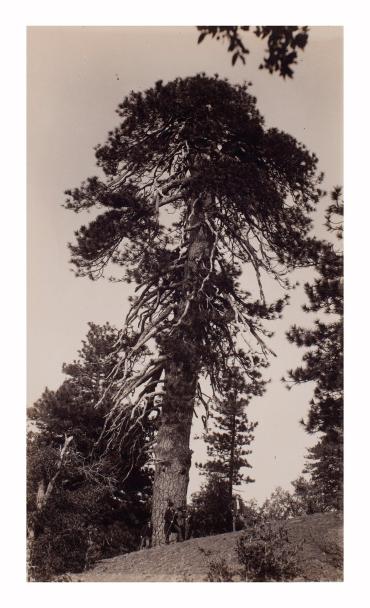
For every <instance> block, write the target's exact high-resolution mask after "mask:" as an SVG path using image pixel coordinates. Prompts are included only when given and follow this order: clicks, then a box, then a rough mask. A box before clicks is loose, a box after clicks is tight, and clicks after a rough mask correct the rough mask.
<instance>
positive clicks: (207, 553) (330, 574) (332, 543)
mask: <svg viewBox="0 0 370 608" xmlns="http://www.w3.org/2000/svg"><path fill="white" fill-rule="evenodd" d="M288 530H289V538H290V539H291V540H293V541H302V540H303V541H304V543H303V547H302V550H301V552H300V557H299V562H300V565H301V567H302V571H303V576H302V577H301V578H300V579H299V580H301V581H341V580H342V579H343V572H342V557H341V556H342V544H343V521H342V516H341V515H339V514H336V513H325V514H315V515H309V516H304V517H299V518H296V519H292V520H290V521H289V522H288ZM240 534H241V532H231V533H228V534H219V535H217V536H208V537H205V538H193V539H190V540H188V541H186V542H183V543H173V544H170V545H168V546H166V545H164V546H160V547H154V548H153V549H144V550H142V551H136V552H135V553H129V554H126V555H119V556H117V557H114V558H112V559H107V560H103V561H101V562H99V563H98V564H96V566H95V567H94V568H92V569H91V570H88V571H87V572H84V573H82V574H75V575H72V580H73V581H79V582H93V581H94V582H129V581H131V582H133V581H136V582H138V581H188V582H193V581H194V582H195V581H205V580H206V579H207V572H208V568H209V563H210V562H211V561H212V560H220V559H222V558H223V559H225V561H226V562H227V564H228V565H229V566H231V567H232V568H233V570H237V569H239V568H240V566H239V564H238V562H237V558H236V553H235V546H236V541H237V539H238V537H239V536H240ZM236 580H240V577H236Z"/></svg>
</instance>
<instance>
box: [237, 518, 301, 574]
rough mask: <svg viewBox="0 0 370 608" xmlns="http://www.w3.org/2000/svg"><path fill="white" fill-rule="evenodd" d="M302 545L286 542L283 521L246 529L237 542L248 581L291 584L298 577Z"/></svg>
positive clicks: (286, 533) (285, 530)
mask: <svg viewBox="0 0 370 608" xmlns="http://www.w3.org/2000/svg"><path fill="white" fill-rule="evenodd" d="M300 549H301V546H300V545H298V544H295V543H292V542H290V541H289V538H288V532H287V529H286V525H285V524H284V523H283V522H277V521H276V522H266V521H265V522H262V523H259V524H257V525H256V526H255V527H254V528H248V529H247V530H246V531H245V533H244V534H243V536H242V537H241V538H240V539H239V540H238V543H237V548H236V550H237V554H238V559H239V562H240V563H241V564H242V565H243V569H244V576H245V580H247V581H260V582H267V581H290V580H293V579H295V578H296V577H297V576H298V575H299V574H300V567H299V565H298V561H297V556H298V553H299V551H300Z"/></svg>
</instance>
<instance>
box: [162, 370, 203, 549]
mask: <svg viewBox="0 0 370 608" xmlns="http://www.w3.org/2000/svg"><path fill="white" fill-rule="evenodd" d="M196 382H197V374H196V371H195V370H194V368H193V366H192V365H189V364H188V363H187V362H186V361H171V362H169V364H168V367H167V369H166V379H165V395H166V396H165V399H164V402H163V406H162V416H161V425H160V428H159V430H158V435H157V447H156V451H155V460H156V466H155V476H154V485H153V508H152V525H153V545H158V544H161V543H163V542H164V540H165V533H164V513H165V510H166V508H167V501H168V500H169V499H170V500H172V502H173V504H174V506H175V507H179V506H183V505H186V494H187V489H188V484H189V471H190V465H191V450H190V449H189V443H190V432H191V424H192V418H193V409H194V396H195V387H196Z"/></svg>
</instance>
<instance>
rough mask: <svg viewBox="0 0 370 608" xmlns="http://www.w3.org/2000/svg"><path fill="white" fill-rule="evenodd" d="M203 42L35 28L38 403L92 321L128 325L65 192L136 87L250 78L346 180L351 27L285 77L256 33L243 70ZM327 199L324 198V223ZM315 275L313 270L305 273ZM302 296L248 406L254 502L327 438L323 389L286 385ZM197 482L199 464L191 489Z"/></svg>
mask: <svg viewBox="0 0 370 608" xmlns="http://www.w3.org/2000/svg"><path fill="white" fill-rule="evenodd" d="M196 41H197V32H196V30H195V28H193V27H176V28H175V27H165V28H164V27H162V28H161V27H151V28H148V27H128V28H127V27H126V28H121V27H117V28H106V27H97V28H92V27H84V28H81V27H75V28H62V27H56V28H50V27H45V28H37V27H32V28H29V30H28V405H31V404H32V403H33V402H34V401H35V400H36V399H37V398H38V397H39V396H40V395H41V393H42V391H43V389H44V388H45V386H48V387H49V388H51V389H56V388H57V387H58V386H59V385H60V383H61V382H62V381H63V378H64V376H63V374H62V373H61V367H62V363H63V362H68V361H71V360H72V359H73V358H75V356H76V354H77V350H78V349H79V347H80V344H81V340H82V339H83V338H84V337H85V335H86V331H87V323H88V321H94V322H95V323H104V322H105V321H109V322H110V323H112V324H113V325H116V326H117V327H120V326H121V324H122V322H123V319H124V316H125V312H126V311H127V295H128V294H129V288H128V287H127V286H124V285H122V284H112V283H109V282H108V281H104V280H100V281H97V282H91V281H89V280H88V279H82V278H79V279H77V278H75V276H74V274H73V272H72V271H71V267H70V265H69V264H68V260H69V257H70V256H69V251H68V248H67V242H69V241H71V240H73V231H74V230H75V229H77V228H79V226H80V225H81V224H82V223H87V222H88V216H86V215H85V216H82V215H75V214H73V213H72V212H70V211H66V210H65V209H63V208H62V206H61V204H62V203H63V202H64V195H63V192H64V190H65V189H67V188H70V187H73V186H78V185H79V184H80V183H81V181H82V180H83V179H85V178H86V177H88V176H90V175H94V174H96V171H97V170H96V168H95V162H94V153H93V147H94V146H95V145H96V144H97V143H103V142H104V141H105V139H106V136H107V132H108V131H109V130H110V129H112V128H113V127H114V126H116V125H117V123H118V117H117V115H116V114H115V109H116V107H117V105H118V103H119V102H120V101H121V100H122V99H123V97H124V96H125V95H127V94H128V93H129V92H130V91H131V90H142V89H144V88H148V87H150V86H151V85H153V84H154V82H155V81H156V80H159V79H162V80H164V81H168V80H171V79H173V78H175V77H177V76H182V77H183V76H190V75H193V74H195V73H198V72H202V71H204V72H206V73H207V74H209V75H212V74H214V73H215V72H217V73H218V74H219V75H220V76H221V77H228V78H229V79H230V81H231V82H235V83H236V82H242V81H243V80H247V81H252V83H253V88H252V92H253V94H254V95H255V96H256V97H257V105H258V108H259V110H260V111H261V113H262V114H263V115H264V117H265V119H266V124H267V126H275V127H278V128H279V129H283V130H285V131H287V132H288V133H290V134H292V135H294V136H295V137H296V138H297V139H298V140H299V141H302V142H303V143H304V144H305V145H306V146H307V147H308V148H309V149H310V150H311V151H313V152H315V153H316V154H317V156H318V157H319V168H320V170H322V171H324V173H325V176H326V177H325V182H324V187H325V188H326V189H327V190H330V189H331V188H332V187H334V186H336V185H341V184H342V182H343V177H342V65H341V63H342V57H341V52H342V30H341V28H338V27H333V28H329V27H314V28H312V29H311V32H310V39H309V43H308V45H307V48H306V50H305V51H304V53H303V54H302V55H301V57H302V60H301V61H300V62H299V64H298V65H297V66H296V68H295V75H294V78H293V80H287V81H284V80H283V79H281V78H280V77H279V76H277V75H274V76H271V75H270V74H268V73H267V72H265V71H259V70H258V69H257V67H258V65H259V63H260V61H261V58H262V52H263V46H261V43H260V42H258V41H257V40H255V39H254V37H253V38H252V37H249V38H248V42H249V48H250V49H251V54H250V56H249V58H248V59H247V65H246V66H242V65H241V64H240V65H239V64H237V65H236V66H235V67H234V68H232V67H231V59H230V54H228V53H226V48H225V47H224V46H222V45H221V44H220V43H217V42H216V41H211V40H208V41H207V40H206V41H204V42H203V43H202V44H201V45H199V46H198V45H197V43H196ZM327 203H328V200H327V199H326V200H325V199H324V200H323V201H322V203H321V209H320V210H319V213H318V218H317V222H316V224H317V226H318V227H320V225H321V224H322V217H323V211H324V210H325V207H326V205H327ZM320 234H321V235H324V234H325V233H324V231H323V230H322V229H321V232H320ZM312 276H313V275H312V272H304V273H301V274H300V276H299V279H300V280H301V282H302V283H303V282H304V281H305V280H310V279H311V278H312ZM270 293H271V297H274V294H273V292H272V291H271V290H270ZM304 301H305V296H304V294H303V292H302V289H297V290H296V292H294V294H292V303H291V305H290V306H289V307H288V308H287V309H286V310H285V314H284V318H283V319H282V321H279V322H275V323H274V324H273V327H272V329H273V330H274V331H275V336H274V338H273V339H272V340H271V342H270V345H271V347H272V348H273V350H275V352H277V353H278V355H279V357H278V358H277V359H275V360H274V361H272V362H271V366H270V368H269V369H268V370H267V372H266V375H267V376H268V377H270V378H271V379H272V381H271V383H270V384H269V385H268V390H267V393H266V394H265V396H264V397H263V398H259V399H255V401H254V402H253V403H252V404H251V406H250V407H249V412H248V413H249V416H250V418H251V419H252V420H258V422H259V426H258V428H257V430H256V439H255V441H254V443H253V445H252V446H251V447H252V449H253V454H252V456H251V457H250V462H251V464H252V465H253V469H252V472H251V475H252V476H253V477H255V479H256V482H255V483H254V484H250V485H248V486H244V487H241V488H240V493H241V494H242V496H243V497H245V498H256V499H257V500H258V501H261V500H263V499H264V498H266V497H267V496H269V495H270V493H271V492H272V490H273V489H274V488H275V487H276V486H278V485H281V486H283V487H285V488H290V482H291V481H292V480H293V479H295V478H296V477H297V476H298V475H299V474H300V473H301V471H302V468H303V463H304V454H305V449H306V447H308V446H310V445H313V444H314V443H315V442H316V441H317V438H313V437H309V436H308V435H307V434H306V433H305V432H304V430H303V429H302V428H301V427H300V425H299V422H298V421H299V420H300V419H301V418H302V417H304V416H305V414H306V412H307V409H308V403H309V400H310V398H311V396H312V388H313V387H312V386H303V387H297V388H295V389H293V390H292V391H290V392H288V391H287V390H286V389H285V388H284V386H283V384H282V383H281V382H280V378H281V376H282V375H284V374H286V370H287V369H288V368H291V367H295V366H296V365H297V364H299V362H300V360H301V355H302V351H300V350H298V349H297V348H296V347H295V346H293V345H290V344H288V342H287V340H286V339H285V331H286V330H287V329H288V328H289V326H290V325H291V324H292V323H299V324H302V325H308V324H309V322H310V319H311V320H312V318H313V317H310V316H309V315H307V314H305V313H303V312H302V311H301V308H300V307H301V304H302V303H303V302H304ZM195 432H199V429H195ZM192 449H194V451H195V454H194V456H193V462H195V461H196V460H200V459H202V458H203V457H204V452H205V450H204V448H203V447H202V445H201V442H200V441H197V442H193V444H192ZM198 487H199V477H198V475H197V473H196V471H195V470H194V469H192V472H191V479H190V488H189V493H191V492H192V491H194V490H196V489H198Z"/></svg>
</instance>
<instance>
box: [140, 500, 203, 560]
mask: <svg viewBox="0 0 370 608" xmlns="http://www.w3.org/2000/svg"><path fill="white" fill-rule="evenodd" d="M152 533H153V530H152V523H151V521H150V520H149V521H147V523H146V524H145V527H144V529H143V531H142V534H141V541H140V549H145V548H147V549H149V548H150V547H151V546H152ZM171 534H174V535H176V542H182V541H184V540H187V539H188V538H190V536H191V514H190V512H189V511H188V509H187V507H186V506H179V507H175V506H174V503H173V501H172V500H170V499H168V500H167V508H166V510H165V513H164V535H165V543H166V545H168V544H169V542H170V536H171Z"/></svg>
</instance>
